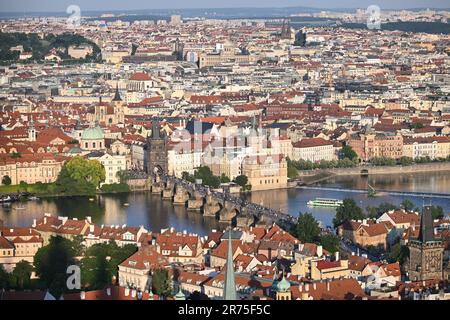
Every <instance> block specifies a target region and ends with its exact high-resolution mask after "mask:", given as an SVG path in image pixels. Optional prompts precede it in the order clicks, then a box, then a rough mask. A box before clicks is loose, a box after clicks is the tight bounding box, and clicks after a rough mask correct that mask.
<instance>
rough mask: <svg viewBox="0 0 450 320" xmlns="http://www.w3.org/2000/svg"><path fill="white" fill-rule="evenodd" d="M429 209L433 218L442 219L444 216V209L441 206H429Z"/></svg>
mask: <svg viewBox="0 0 450 320" xmlns="http://www.w3.org/2000/svg"><path fill="white" fill-rule="evenodd" d="M430 210H431V216H432V217H433V219H442V218H443V217H444V209H442V207H441V206H431V208H430Z"/></svg>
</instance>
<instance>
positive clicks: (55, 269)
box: [34, 236, 75, 296]
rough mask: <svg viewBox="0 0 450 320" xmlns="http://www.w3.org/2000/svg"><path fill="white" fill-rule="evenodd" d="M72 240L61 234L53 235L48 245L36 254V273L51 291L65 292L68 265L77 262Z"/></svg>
mask: <svg viewBox="0 0 450 320" xmlns="http://www.w3.org/2000/svg"><path fill="white" fill-rule="evenodd" d="M74 257H75V252H74V249H73V247H72V242H71V241H70V240H67V239H65V238H62V237H60V236H57V237H51V238H50V242H49V244H48V245H46V246H44V247H42V248H39V250H38V251H37V252H36V254H35V256H34V266H35V270H36V274H37V275H38V276H39V278H40V279H41V280H42V281H43V283H44V284H45V285H46V287H47V288H51V291H50V292H51V293H52V294H54V295H56V296H59V295H60V294H61V293H62V292H65V290H66V289H67V288H66V278H67V274H66V271H67V267H68V266H70V265H73V264H75V259H74Z"/></svg>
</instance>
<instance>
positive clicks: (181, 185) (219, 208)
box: [129, 172, 296, 228]
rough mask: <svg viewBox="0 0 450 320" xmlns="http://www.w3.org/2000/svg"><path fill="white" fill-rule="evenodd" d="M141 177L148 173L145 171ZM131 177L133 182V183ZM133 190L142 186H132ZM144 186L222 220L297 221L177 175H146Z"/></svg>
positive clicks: (248, 222)
mask: <svg viewBox="0 0 450 320" xmlns="http://www.w3.org/2000/svg"><path fill="white" fill-rule="evenodd" d="M139 175H140V178H141V179H142V180H143V178H144V175H143V173H142V172H141V173H140V174H139ZM133 180H134V179H133V177H131V179H130V181H129V184H130V183H131V184H133ZM132 189H133V190H139V188H136V187H135V186H134V188H133V187H132ZM140 189H141V190H150V192H151V193H152V194H157V195H160V196H161V197H162V199H164V200H168V201H172V202H173V204H174V205H177V206H184V207H186V208H187V210H191V211H198V212H199V214H203V216H205V217H214V218H216V219H218V220H219V221H220V222H223V223H227V224H233V225H236V226H238V227H246V226H247V227H248V226H255V225H271V224H272V223H274V222H275V223H277V224H278V225H280V226H282V227H284V228H289V227H290V226H292V225H293V224H295V223H296V218H295V217H293V216H291V215H289V214H286V213H283V212H281V211H277V210H273V209H271V208H267V207H264V206H261V205H258V204H255V203H251V202H248V201H246V200H243V199H241V198H239V197H237V196H234V195H232V194H230V193H228V192H220V191H217V190H211V189H210V188H209V187H206V186H203V185H201V184H197V183H192V182H189V181H186V180H183V179H180V178H177V177H174V176H168V175H165V174H152V175H146V176H145V186H143V187H142V188H140Z"/></svg>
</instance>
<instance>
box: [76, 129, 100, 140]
mask: <svg viewBox="0 0 450 320" xmlns="http://www.w3.org/2000/svg"><path fill="white" fill-rule="evenodd" d="M104 137H105V134H104V132H103V129H102V128H100V127H99V126H98V125H97V126H95V127H92V128H87V129H85V130H84V131H83V133H82V134H81V140H101V139H103V138H104Z"/></svg>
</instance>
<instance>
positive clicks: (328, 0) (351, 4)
mask: <svg viewBox="0 0 450 320" xmlns="http://www.w3.org/2000/svg"><path fill="white" fill-rule="evenodd" d="M71 4H76V5H78V6H80V8H81V10H100V11H109V10H137V9H176V8H230V7H290V6H307V7H316V8H363V7H367V6H369V5H372V4H375V5H378V6H379V7H381V9H383V8H384V9H399V8H418V7H420V8H424V7H425V8H427V7H435V8H449V7H450V2H449V1H448V0H339V1H336V0H226V1H224V0H220V1H219V0H164V1H160V0H156V1H155V0H0V13H1V12H40V11H54V12H63V11H65V10H66V8H67V7H68V6H69V5H71Z"/></svg>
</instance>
